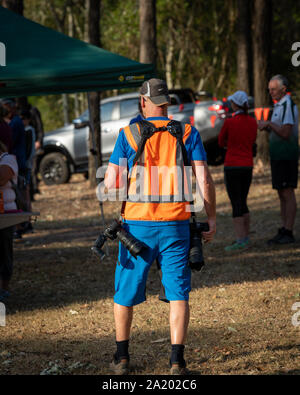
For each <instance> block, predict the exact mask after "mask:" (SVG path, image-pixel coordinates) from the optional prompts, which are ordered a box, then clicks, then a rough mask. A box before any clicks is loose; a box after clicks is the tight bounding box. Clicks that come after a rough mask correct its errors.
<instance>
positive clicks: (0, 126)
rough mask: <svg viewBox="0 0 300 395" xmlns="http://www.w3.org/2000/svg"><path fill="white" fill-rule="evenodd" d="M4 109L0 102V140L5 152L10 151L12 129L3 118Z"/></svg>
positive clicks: (4, 114)
mask: <svg viewBox="0 0 300 395" xmlns="http://www.w3.org/2000/svg"><path fill="white" fill-rule="evenodd" d="M6 115H7V114H6V110H5V109H4V107H3V106H2V105H1V103H0V140H1V141H2V142H3V143H4V144H5V145H6V148H7V152H8V153H9V154H10V153H11V152H12V145H13V144H12V130H11V128H10V126H8V124H7V123H6V122H5V120H4V119H3V118H4V117H5V116H6Z"/></svg>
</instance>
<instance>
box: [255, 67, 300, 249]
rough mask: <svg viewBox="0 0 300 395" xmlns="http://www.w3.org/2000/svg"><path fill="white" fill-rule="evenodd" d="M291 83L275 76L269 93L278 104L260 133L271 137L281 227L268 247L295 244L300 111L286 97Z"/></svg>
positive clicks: (270, 84) (273, 179)
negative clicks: (265, 131) (264, 131)
mask: <svg viewBox="0 0 300 395" xmlns="http://www.w3.org/2000/svg"><path fill="white" fill-rule="evenodd" d="M287 87H288V81H287V79H286V77H284V76H283V75H280V74H278V75H275V76H274V77H272V78H271V80H270V82H269V92H270V95H271V97H272V99H273V101H274V102H275V105H274V110H273V114H272V118H271V121H266V122H264V121H260V122H259V123H258V127H259V129H260V130H267V131H268V132H269V134H270V136H269V144H270V145H269V147H270V159H271V172H272V186H273V189H276V190H277V192H278V196H279V200H280V210H281V218H282V227H281V228H279V229H278V233H277V234H276V235H275V236H274V237H273V238H272V239H270V240H268V244H269V245H273V244H289V243H294V242H295V238H294V235H293V227H294V222H295V218H296V212H297V203H296V196H295V188H297V184H298V160H299V146H298V109H297V106H296V105H295V104H294V102H293V100H292V99H291V96H290V95H289V94H288V93H287Z"/></svg>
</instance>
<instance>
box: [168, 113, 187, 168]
mask: <svg viewBox="0 0 300 395" xmlns="http://www.w3.org/2000/svg"><path fill="white" fill-rule="evenodd" d="M167 130H168V132H169V133H170V134H171V135H172V136H174V137H175V138H176V139H177V141H178V143H179V145H180V148H181V151H182V156H183V163H184V165H185V166H189V165H190V162H189V160H188V154H187V150H186V148H185V145H184V142H183V135H184V130H183V127H182V123H181V122H179V121H175V120H172V121H170V122H169V123H168V125H167Z"/></svg>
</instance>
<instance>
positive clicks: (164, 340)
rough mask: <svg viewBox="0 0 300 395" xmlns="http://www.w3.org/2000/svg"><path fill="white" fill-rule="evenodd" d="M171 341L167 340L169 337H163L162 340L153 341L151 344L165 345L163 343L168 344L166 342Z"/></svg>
mask: <svg viewBox="0 0 300 395" xmlns="http://www.w3.org/2000/svg"><path fill="white" fill-rule="evenodd" d="M168 340H169V339H168V338H167V337H163V338H162V339H157V340H153V341H152V342H151V344H152V343H163V342H166V341H168Z"/></svg>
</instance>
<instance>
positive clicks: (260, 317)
mask: <svg viewBox="0 0 300 395" xmlns="http://www.w3.org/2000/svg"><path fill="white" fill-rule="evenodd" d="M212 174H213V177H214V180H215V182H216V188H217V199H218V232H217V236H216V239H215V241H214V243H212V244H211V245H208V246H205V250H204V252H205V257H206V267H205V270H204V272H203V273H202V274H201V275H200V274H199V273H194V274H193V279H192V281H193V291H192V292H191V294H190V304H191V322H190V329H189V335H188V341H187V345H186V359H187V361H188V363H189V367H190V368H191V369H192V370H193V372H194V373H195V374H299V373H300V338H299V330H300V327H299V326H298V327H295V326H293V325H292V322H291V319H292V315H293V314H294V312H293V311H292V305H293V303H295V302H299V301H300V281H299V274H300V265H299V263H300V244H299V237H300V236H299V235H300V224H299V220H298V221H297V223H296V229H295V233H296V236H297V237H298V241H297V243H295V244H294V245H291V246H286V247H277V248H271V249H270V248H267V247H266V243H265V241H266V240H267V239H268V238H269V237H270V236H272V235H273V234H274V233H275V232H276V228H277V227H278V223H279V203H278V199H277V196H276V193H275V192H274V191H272V189H271V187H270V175H269V172H267V173H266V174H262V173H260V172H259V171H258V169H256V171H255V177H254V181H253V184H252V187H251V190H250V195H249V206H250V209H251V213H252V234H251V236H252V243H251V247H250V248H249V249H248V250H246V251H243V252H242V253H231V254H227V255H226V254H225V253H224V246H225V245H227V244H229V243H230V242H231V241H232V240H233V238H234V234H233V230H232V226H231V225H232V221H231V208H230V205H229V202H228V198H227V195H226V192H225V190H224V185H223V172H222V167H219V168H212ZM41 192H42V194H41V195H38V196H37V200H36V202H34V210H39V211H40V212H41V216H40V217H39V219H38V221H37V222H36V224H35V230H36V232H35V233H34V234H30V235H26V236H25V237H24V238H23V240H22V241H20V242H16V243H15V272H14V277H13V280H12V283H11V287H12V291H13V294H12V297H11V299H10V301H9V303H8V304H7V306H6V307H7V313H8V314H7V322H6V327H0V333H1V344H0V373H1V374H40V373H41V372H43V373H44V374H104V375H105V374H109V373H110V372H109V370H108V363H109V362H110V360H111V356H112V353H113V352H114V349H115V340H114V322H113V313H112V312H113V302H112V296H113V292H114V262H115V260H116V253H117V249H116V247H117V245H116V243H110V244H109V250H110V257H109V258H107V259H106V261H104V262H103V263H100V262H99V260H98V258H97V257H95V256H93V255H92V253H91V251H90V247H91V245H92V243H93V241H94V239H95V238H96V237H97V234H98V232H99V231H100V230H101V220H100V218H99V213H100V210H99V205H98V203H97V200H96V198H95V193H94V191H93V190H90V189H89V188H88V183H87V182H86V181H85V180H84V179H83V177H81V176H79V175H78V176H74V177H73V178H72V180H71V182H70V183H69V184H66V185H62V186H53V187H46V186H44V185H42V186H41ZM299 197H300V192H299V189H298V190H297V199H298V201H299ZM104 210H105V215H106V221H107V222H109V221H110V220H111V219H112V218H114V217H116V216H117V215H118V210H119V206H118V205H117V204H113V203H105V205H104ZM203 219H204V217H203ZM158 291H159V281H158V276H157V273H156V271H155V268H154V267H153V268H152V269H151V271H150V274H149V279H148V286H147V295H148V299H147V302H145V303H144V304H142V305H139V306H137V307H136V309H135V318H134V323H133V329H132V338H131V343H130V351H131V353H132V360H133V361H135V362H136V364H137V367H136V371H135V373H136V374H168V357H169V349H170V346H169V324H168V305H167V304H165V303H162V302H159V301H158V299H157V295H158Z"/></svg>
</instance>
